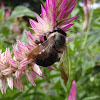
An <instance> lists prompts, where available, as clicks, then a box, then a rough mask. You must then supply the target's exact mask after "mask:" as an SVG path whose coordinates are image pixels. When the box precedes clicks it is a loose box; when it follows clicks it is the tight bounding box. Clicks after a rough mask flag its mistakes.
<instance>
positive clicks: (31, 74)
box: [25, 70, 36, 86]
mask: <svg viewBox="0 0 100 100" xmlns="http://www.w3.org/2000/svg"><path fill="white" fill-rule="evenodd" d="M25 75H26V78H27V79H28V80H29V81H30V82H31V83H32V84H33V86H36V84H35V82H34V80H33V78H34V77H35V78H36V76H34V73H33V72H32V71H29V70H26V71H25Z"/></svg>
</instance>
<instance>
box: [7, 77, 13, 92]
mask: <svg viewBox="0 0 100 100" xmlns="http://www.w3.org/2000/svg"><path fill="white" fill-rule="evenodd" d="M7 83H8V86H9V87H10V89H11V90H13V76H8V77H7Z"/></svg>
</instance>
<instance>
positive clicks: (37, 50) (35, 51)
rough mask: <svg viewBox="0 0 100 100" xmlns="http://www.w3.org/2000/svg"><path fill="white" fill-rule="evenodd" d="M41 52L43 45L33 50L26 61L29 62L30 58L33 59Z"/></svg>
mask: <svg viewBox="0 0 100 100" xmlns="http://www.w3.org/2000/svg"><path fill="white" fill-rule="evenodd" d="M41 50H43V45H39V46H37V47H36V48H34V49H33V51H32V52H31V53H30V54H29V56H28V57H27V60H30V59H31V58H32V59H34V58H35V57H36V56H37V55H38V53H39V52H40V51H41Z"/></svg>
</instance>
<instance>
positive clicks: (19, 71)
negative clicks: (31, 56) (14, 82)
mask: <svg viewBox="0 0 100 100" xmlns="http://www.w3.org/2000/svg"><path fill="white" fill-rule="evenodd" d="M21 75H22V71H21V70H16V72H15V76H16V78H20V76H21Z"/></svg>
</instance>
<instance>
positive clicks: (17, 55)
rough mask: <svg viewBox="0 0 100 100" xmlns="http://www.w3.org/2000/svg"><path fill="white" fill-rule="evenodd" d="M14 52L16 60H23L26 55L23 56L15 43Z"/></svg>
mask: <svg viewBox="0 0 100 100" xmlns="http://www.w3.org/2000/svg"><path fill="white" fill-rule="evenodd" d="M13 52H14V56H15V58H16V60H18V61H19V60H23V59H24V56H23V54H22V53H21V52H20V51H19V49H18V46H17V45H14V46H13Z"/></svg>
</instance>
